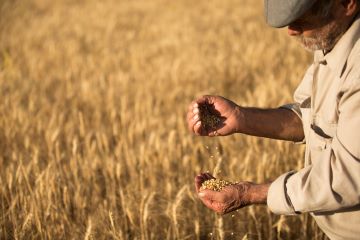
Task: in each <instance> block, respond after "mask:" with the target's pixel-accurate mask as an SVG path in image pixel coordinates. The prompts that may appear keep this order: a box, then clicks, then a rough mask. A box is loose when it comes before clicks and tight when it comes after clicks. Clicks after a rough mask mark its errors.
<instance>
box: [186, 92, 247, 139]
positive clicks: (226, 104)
mask: <svg viewBox="0 0 360 240" xmlns="http://www.w3.org/2000/svg"><path fill="white" fill-rule="evenodd" d="M206 117H211V118H212V120H211V121H210V123H209V121H207V120H206V119H205V118H206ZM241 117H242V116H241V111H240V107H239V106H238V105H236V104H235V103H234V102H232V101H230V100H228V99H226V98H223V97H220V96H209V95H205V96H202V97H200V98H198V99H196V100H195V101H193V102H192V103H191V104H190V105H189V108H188V113H187V123H188V128H189V130H190V131H191V132H193V133H195V134H196V135H200V136H210V137H212V136H226V135H230V134H233V133H236V132H238V131H239V128H240V127H241Z"/></svg>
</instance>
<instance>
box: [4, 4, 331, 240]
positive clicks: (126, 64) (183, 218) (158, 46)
mask: <svg viewBox="0 0 360 240" xmlns="http://www.w3.org/2000/svg"><path fill="white" fill-rule="evenodd" d="M262 7H263V6H262V1H261V0H229V1H220V0H217V1H216V0H207V1H205V0H199V1H190V0H176V1H166V0H137V1H132V0H120V1H115V0H104V1H95V0H86V1H85V0H76V1H72V0H56V1H46V0H15V1H11V0H0V92H1V96H0V97H1V99H0V204H1V205H0V239H139V240H147V239H324V238H325V236H324V235H323V234H322V233H321V231H320V230H319V229H318V228H317V227H316V224H315V223H314V221H313V220H312V219H311V217H310V216H309V215H307V214H303V215H300V216H291V217H290V216H289V217H284V216H282V217H280V216H277V215H274V214H272V213H270V212H269V211H268V209H267V207H266V206H252V207H247V208H243V209H240V210H238V211H237V212H234V213H233V214H228V215H225V216H219V215H217V214H215V213H213V212H211V211H210V210H208V209H207V208H205V206H203V205H202V204H201V203H200V201H199V200H198V199H197V196H196V194H195V193H194V187H193V180H194V177H195V176H196V175H197V174H198V173H200V172H204V171H207V170H209V171H213V170H214V168H215V167H216V168H217V169H219V170H221V172H219V173H218V174H217V175H218V176H220V177H222V178H224V179H227V180H230V181H241V180H246V181H254V182H259V183H260V182H267V181H271V180H274V179H275V178H276V177H277V176H279V175H280V174H282V173H283V172H285V171H289V170H291V169H299V168H301V167H302V165H303V150H304V148H303V146H300V145H294V144H292V143H288V142H280V141H274V140H268V139H259V138H254V137H249V136H243V135H236V136H229V137H222V138H205V137H196V136H193V135H191V134H190V133H189V131H188V130H187V126H186V122H185V116H186V112H187V106H188V104H189V103H190V102H191V101H192V100H193V99H194V98H195V97H197V96H200V95H202V94H216V95H222V96H225V97H227V98H230V99H232V100H233V101H235V102H237V103H238V104H240V105H243V106H259V107H277V106H280V105H282V104H284V103H287V102H290V101H291V100H292V93H293V91H294V89H295V88H296V85H297V84H298V83H299V81H300V80H301V77H302V75H303V73H304V72H305V70H306V67H307V65H308V64H309V63H310V62H311V56H310V54H308V53H306V52H305V51H304V50H302V49H301V48H300V47H299V46H298V45H297V43H295V42H294V41H293V40H290V39H289V37H288V36H286V30H276V29H271V28H270V27H268V26H266V24H265V22H264V18H263V12H262Z"/></svg>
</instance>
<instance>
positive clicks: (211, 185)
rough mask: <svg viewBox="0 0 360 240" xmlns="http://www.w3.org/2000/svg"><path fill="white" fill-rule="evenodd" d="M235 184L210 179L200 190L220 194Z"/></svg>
mask: <svg viewBox="0 0 360 240" xmlns="http://www.w3.org/2000/svg"><path fill="white" fill-rule="evenodd" d="M234 184H235V183H232V182H228V181H226V180H221V179H210V180H206V181H205V182H203V183H202V185H201V188H200V190H205V189H209V190H212V191H217V192H220V191H221V190H222V189H223V188H224V187H226V186H230V185H234Z"/></svg>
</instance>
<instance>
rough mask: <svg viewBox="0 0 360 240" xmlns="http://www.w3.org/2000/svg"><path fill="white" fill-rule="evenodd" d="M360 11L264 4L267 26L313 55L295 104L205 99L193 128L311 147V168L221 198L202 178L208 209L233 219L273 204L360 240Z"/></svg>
mask: <svg viewBox="0 0 360 240" xmlns="http://www.w3.org/2000/svg"><path fill="white" fill-rule="evenodd" d="M359 9H360V2H358V1H357V0H287V1H282V0H265V15H266V21H267V23H268V24H269V25H271V26H273V27H285V26H287V27H288V33H289V35H290V36H293V37H295V38H297V39H298V40H299V41H300V43H301V44H302V45H303V46H304V47H305V48H306V49H308V50H311V51H314V63H313V64H312V65H311V66H310V68H309V69H308V71H307V72H306V74H305V76H304V78H303V80H302V82H301V83H300V85H299V86H298V88H297V90H296V91H295V94H294V98H295V103H293V104H287V105H284V106H282V107H280V108H277V109H258V108H245V107H241V106H238V105H236V104H235V103H233V102H231V101H230V100H227V99H225V98H223V97H219V96H203V97H201V98H199V99H197V100H195V101H194V102H193V103H192V104H191V105H190V107H189V111H188V116H187V121H188V126H189V129H190V131H192V132H193V133H195V134H197V135H201V136H226V135H229V134H233V133H244V134H249V135H254V136H260V137H268V138H273V139H281V140H288V141H294V142H305V143H306V152H305V167H304V168H303V169H301V170H300V171H298V172H295V171H292V172H289V173H285V174H283V175H282V176H280V177H278V178H277V179H276V180H275V181H274V182H272V183H271V184H254V183H250V182H241V183H238V184H236V185H232V186H227V187H225V188H224V189H223V190H222V191H221V192H215V191H211V190H200V186H201V184H202V183H203V182H204V181H206V180H208V179H211V178H213V176H211V175H210V174H207V173H205V174H200V175H199V176H197V177H196V178H195V186H196V189H197V192H198V194H199V197H200V199H201V201H202V202H203V203H204V204H205V205H206V206H207V207H208V208H210V209H212V210H214V211H216V212H218V213H228V212H230V211H233V210H236V209H238V208H241V207H244V206H247V205H250V204H267V205H268V207H269V208H270V210H271V211H272V212H274V213H276V214H286V215H292V214H299V213H303V212H310V213H311V215H312V216H313V217H314V218H315V220H316V222H317V223H318V225H319V226H320V228H321V229H322V230H323V231H324V232H325V233H326V234H327V236H329V237H330V238H331V239H360V129H359V128H358V127H360V40H359V37H360V17H359V15H360V14H359ZM204 106H206V109H212V110H210V112H211V114H213V115H217V119H219V121H218V122H216V123H217V125H215V126H212V127H209V126H207V125H206V124H205V123H204V122H203V121H205V120H204V119H202V117H203V114H200V111H201V109H203V107H204ZM220 119H221V120H220Z"/></svg>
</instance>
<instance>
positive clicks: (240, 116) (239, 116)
mask: <svg viewBox="0 0 360 240" xmlns="http://www.w3.org/2000/svg"><path fill="white" fill-rule="evenodd" d="M234 114H235V119H236V127H235V132H236V133H243V132H244V130H245V108H243V107H241V106H236V108H235V110H234Z"/></svg>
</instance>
